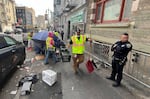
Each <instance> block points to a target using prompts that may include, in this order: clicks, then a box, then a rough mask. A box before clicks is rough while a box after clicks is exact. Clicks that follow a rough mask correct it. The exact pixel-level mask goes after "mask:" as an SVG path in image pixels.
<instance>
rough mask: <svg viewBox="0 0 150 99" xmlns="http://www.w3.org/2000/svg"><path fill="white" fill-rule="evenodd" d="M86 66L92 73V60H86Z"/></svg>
mask: <svg viewBox="0 0 150 99" xmlns="http://www.w3.org/2000/svg"><path fill="white" fill-rule="evenodd" d="M86 67H87V70H88V72H89V73H92V72H93V71H94V67H93V63H92V61H90V60H88V61H87V63H86Z"/></svg>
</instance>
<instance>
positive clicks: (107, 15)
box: [95, 0, 132, 23]
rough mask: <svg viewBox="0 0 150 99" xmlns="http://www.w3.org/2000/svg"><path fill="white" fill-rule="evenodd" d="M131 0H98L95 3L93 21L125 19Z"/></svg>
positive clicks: (107, 21)
mask: <svg viewBox="0 0 150 99" xmlns="http://www.w3.org/2000/svg"><path fill="white" fill-rule="evenodd" d="M131 4H132V0H99V1H98V2H97V3H96V16H95V23H110V22H122V21H127V20H128V19H129V16H130V12H131Z"/></svg>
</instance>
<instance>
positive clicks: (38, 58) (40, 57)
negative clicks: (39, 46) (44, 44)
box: [35, 55, 45, 60]
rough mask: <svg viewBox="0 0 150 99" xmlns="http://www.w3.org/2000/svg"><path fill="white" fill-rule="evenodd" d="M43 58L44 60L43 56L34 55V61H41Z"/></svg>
mask: <svg viewBox="0 0 150 99" xmlns="http://www.w3.org/2000/svg"><path fill="white" fill-rule="evenodd" d="M44 58H45V56H44V55H36V56H35V59H36V60H43V59H44Z"/></svg>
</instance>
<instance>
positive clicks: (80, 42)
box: [71, 35, 86, 54]
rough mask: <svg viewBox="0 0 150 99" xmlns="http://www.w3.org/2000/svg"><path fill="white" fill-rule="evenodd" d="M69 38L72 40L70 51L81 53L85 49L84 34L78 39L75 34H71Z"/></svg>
mask: <svg viewBox="0 0 150 99" xmlns="http://www.w3.org/2000/svg"><path fill="white" fill-rule="evenodd" d="M71 40H72V42H73V45H72V53H73V54H83V53H84V50H85V46H84V44H85V41H86V36H85V35H80V39H78V38H77V35H75V36H72V37H71Z"/></svg>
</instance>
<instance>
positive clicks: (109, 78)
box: [106, 77, 115, 81]
mask: <svg viewBox="0 0 150 99" xmlns="http://www.w3.org/2000/svg"><path fill="white" fill-rule="evenodd" d="M106 79H108V80H112V81H115V78H113V77H106Z"/></svg>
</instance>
